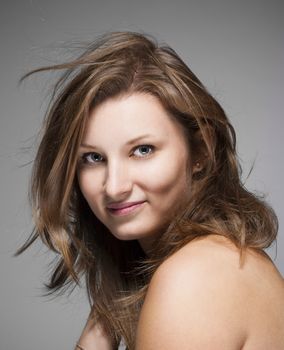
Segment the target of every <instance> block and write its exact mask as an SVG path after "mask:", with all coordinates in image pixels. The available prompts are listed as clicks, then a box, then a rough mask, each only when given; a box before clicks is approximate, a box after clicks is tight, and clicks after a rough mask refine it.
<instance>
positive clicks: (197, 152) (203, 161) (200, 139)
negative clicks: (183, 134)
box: [191, 126, 213, 178]
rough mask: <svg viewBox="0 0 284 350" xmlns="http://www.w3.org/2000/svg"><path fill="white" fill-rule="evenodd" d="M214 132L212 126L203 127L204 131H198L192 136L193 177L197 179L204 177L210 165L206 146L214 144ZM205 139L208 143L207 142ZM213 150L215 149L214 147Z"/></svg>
mask: <svg viewBox="0 0 284 350" xmlns="http://www.w3.org/2000/svg"><path fill="white" fill-rule="evenodd" d="M211 137H212V130H211V127H210V126H205V127H203V131H202V132H201V130H200V129H199V130H197V131H196V132H195V133H194V135H193V136H192V152H191V154H192V157H191V161H192V175H193V176H194V177H195V178H200V177H202V174H203V173H204V170H205V169H206V166H207V164H208V158H209V157H208V149H207V147H206V144H212V139H211ZM205 139H206V141H207V142H205ZM212 149H213V147H212Z"/></svg>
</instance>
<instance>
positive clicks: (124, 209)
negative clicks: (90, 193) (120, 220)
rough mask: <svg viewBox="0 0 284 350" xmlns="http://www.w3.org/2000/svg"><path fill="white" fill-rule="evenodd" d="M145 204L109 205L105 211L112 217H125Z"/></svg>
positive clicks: (141, 202)
mask: <svg viewBox="0 0 284 350" xmlns="http://www.w3.org/2000/svg"><path fill="white" fill-rule="evenodd" d="M143 203H145V201H140V202H125V203H110V204H108V205H107V209H108V211H109V212H110V213H111V214H114V215H119V216H121V215H127V214H129V213H131V212H133V211H135V210H136V209H138V208H139V207H141V206H142V204H143Z"/></svg>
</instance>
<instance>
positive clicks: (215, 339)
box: [137, 236, 284, 350]
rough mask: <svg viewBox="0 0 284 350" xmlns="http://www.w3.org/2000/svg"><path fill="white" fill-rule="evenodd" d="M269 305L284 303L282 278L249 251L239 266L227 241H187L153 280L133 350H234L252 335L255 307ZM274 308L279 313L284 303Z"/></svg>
mask: <svg viewBox="0 0 284 350" xmlns="http://www.w3.org/2000/svg"><path fill="white" fill-rule="evenodd" d="M260 278H261V279H260ZM260 280H261V281H262V282H261V286H260V283H259V281H260ZM271 284H272V290H273V291H272V292H271ZM269 285H270V289H268V288H267V287H268V286H269ZM268 291H269V293H270V295H269V296H268V298H267V292H268ZM259 292H260V293H259ZM258 294H259V295H258ZM264 296H265V297H264ZM273 298H274V299H273ZM275 298H276V299H275ZM268 299H269V300H270V302H271V301H272V300H283V301H284V282H283V278H282V277H281V275H280V274H279V272H278V271H277V269H276V268H275V266H274V264H273V263H272V262H271V260H270V259H269V258H268V257H266V256H263V255H261V254H257V253H255V252H253V251H249V252H248V253H247V256H246V259H245V263H244V265H243V266H240V264H239V251H238V249H237V248H236V247H235V246H234V245H233V244H232V243H231V242H230V241H229V240H227V239H225V238H222V237H218V236H212V237H207V238H204V239H199V240H196V241H192V242H190V243H189V244H187V245H186V246H185V247H183V248H181V249H180V250H179V251H178V252H176V253H175V254H174V255H173V256H171V257H170V258H169V259H167V260H166V261H165V262H164V263H163V264H162V265H161V266H160V267H159V269H158V270H157V271H156V273H155V274H154V276H153V278H152V280H151V283H150V286H149V289H148V292H147V295H146V298H145V302H144V305H143V308H142V311H141V315H140V318H139V323H138V330H137V350H139V349H143V350H144V349H145V350H148V349H149V350H150V349H157V350H158V349H164V350H166V349H172V348H173V347H177V348H179V349H204V348H206V349H217V348H226V349H228V350H230V349H232V350H233V349H236V350H237V349H238V350H239V349H241V348H243V346H244V344H245V343H246V342H247V339H248V338H250V337H251V333H253V332H254V326H255V320H253V317H254V315H255V317H256V319H257V317H258V318H259V312H258V306H259V305H262V304H263V303H264V302H265V301H266V302H267V304H269V302H268V301H267V300H268ZM258 303H259V305H258ZM276 304H277V303H276ZM277 307H278V308H279V307H282V308H283V311H284V304H283V302H281V301H280V302H279V304H278V305H276V306H275V309H276V308H277ZM267 308H268V309H269V308H270V309H271V305H269V306H268V305H267ZM272 309H273V306H272ZM283 315H284V313H283ZM271 318H272V319H274V318H273V313H272V314H271ZM276 318H277V317H276ZM278 320H279V317H278ZM281 322H282V320H280V321H279V327H280V328H281V325H284V323H283V324H282V323H281ZM283 322H284V319H283ZM205 329H206V332H204V330H205ZM188 344H191V346H190V347H189V346H188ZM244 349H245V348H244Z"/></svg>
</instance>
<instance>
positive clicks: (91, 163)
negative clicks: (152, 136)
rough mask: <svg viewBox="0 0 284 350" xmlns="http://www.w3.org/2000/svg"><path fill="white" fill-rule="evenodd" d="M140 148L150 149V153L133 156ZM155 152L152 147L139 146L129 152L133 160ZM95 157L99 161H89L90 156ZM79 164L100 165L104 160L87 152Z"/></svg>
mask: <svg viewBox="0 0 284 350" xmlns="http://www.w3.org/2000/svg"><path fill="white" fill-rule="evenodd" d="M141 148H150V149H151V151H150V152H149V153H147V154H144V155H135V151H137V150H139V149H141ZM154 150H155V147H154V146H153V145H139V146H136V147H134V148H133V150H132V151H131V155H132V156H134V157H135V158H148V157H149V156H150V155H151V154H152V153H153V152H154ZM94 155H95V156H97V157H98V158H100V159H99V160H91V159H89V158H90V157H92V156H94ZM80 161H81V163H83V164H86V165H93V164H96V163H101V162H103V161H104V158H103V157H102V156H101V155H100V154H99V153H96V152H87V153H84V154H82V156H81V159H80Z"/></svg>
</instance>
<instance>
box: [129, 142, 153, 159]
mask: <svg viewBox="0 0 284 350" xmlns="http://www.w3.org/2000/svg"><path fill="white" fill-rule="evenodd" d="M141 147H149V148H151V152H150V153H147V154H144V155H140V156H138V155H135V154H134V152H135V151H136V150H138V149H139V148H141ZM154 151H155V146H153V145H151V144H141V145H137V146H135V147H134V148H133V149H132V152H131V154H132V155H134V157H136V158H147V157H149V156H151V155H152V154H153V152H154Z"/></svg>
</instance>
